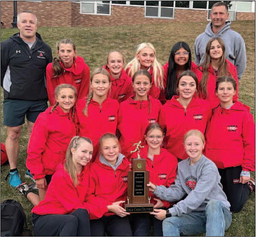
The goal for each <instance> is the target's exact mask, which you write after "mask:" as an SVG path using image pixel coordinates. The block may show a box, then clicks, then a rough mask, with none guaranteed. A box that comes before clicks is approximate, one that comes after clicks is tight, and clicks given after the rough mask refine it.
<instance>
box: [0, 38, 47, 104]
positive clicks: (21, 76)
mask: <svg viewBox="0 0 258 240" xmlns="http://www.w3.org/2000/svg"><path fill="white" fill-rule="evenodd" d="M50 62H52V51H51V48H50V47H49V46H48V45H47V44H46V43H44V42H43V41H42V40H41V37H40V35H39V34H38V33H37V41H36V44H35V45H34V46H33V47H32V48H31V49H30V48H29V46H28V45H27V44H26V43H25V42H24V41H23V40H22V39H21V38H20V37H19V33H16V34H14V35H13V36H12V37H10V38H9V39H8V40H5V41H3V42H2V43H1V86H2V87H3V89H4V98H5V99H19V100H44V99H47V91H46V84H45V73H46V66H47V64H48V63H50Z"/></svg>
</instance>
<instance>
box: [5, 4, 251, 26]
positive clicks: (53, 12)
mask: <svg viewBox="0 0 258 240" xmlns="http://www.w3.org/2000/svg"><path fill="white" fill-rule="evenodd" d="M214 2H216V1H90V0H63V1H61V0H41V1H40V0H24V1H20V0H18V1H10V0H2V1H1V2H0V9H1V23H2V26H3V27H5V28H10V27H12V23H13V22H15V20H14V18H13V16H14V9H15V8H17V12H21V11H24V10H30V11H32V12H34V13H36V15H37V17H38V20H39V26H51V27H54V26H66V27H72V26H86V27H88V26H105V25H130V24H151V23H155V24H158V23H160V22H170V21H180V22H202V21H207V20H209V11H210V8H211V6H212V4H213V3H214ZM231 4H232V6H231V8H230V18H231V20H254V19H255V13H254V1H247V2H239V1H231Z"/></svg>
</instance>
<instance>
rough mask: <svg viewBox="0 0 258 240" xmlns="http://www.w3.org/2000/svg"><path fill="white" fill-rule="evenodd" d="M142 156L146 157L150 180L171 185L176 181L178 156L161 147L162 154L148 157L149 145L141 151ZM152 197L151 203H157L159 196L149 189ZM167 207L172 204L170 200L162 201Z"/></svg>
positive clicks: (135, 156) (133, 156) (134, 156)
mask: <svg viewBox="0 0 258 240" xmlns="http://www.w3.org/2000/svg"><path fill="white" fill-rule="evenodd" d="M140 156H141V158H144V159H146V170H147V171H149V176H150V177H149V180H150V182H152V183H153V184H155V185H163V186H166V187H169V186H170V185H171V184H172V183H174V181H175V179H176V173H177V163H178V161H177V158H176V157H175V156H174V155H172V154H171V153H169V152H168V151H167V150H166V149H164V148H161V151H160V154H159V155H155V156H154V159H153V160H151V159H149V158H148V146H146V145H145V146H144V148H142V149H141V151H140ZM132 158H137V154H136V153H134V154H133V155H132ZM149 196H150V197H151V203H153V204H155V203H156V201H155V200H154V198H157V197H156V196H155V195H154V194H153V192H151V191H149ZM162 202H163V204H164V207H165V208H168V207H169V206H171V203H170V202H167V201H162Z"/></svg>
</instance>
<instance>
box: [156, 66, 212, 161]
mask: <svg viewBox="0 0 258 240" xmlns="http://www.w3.org/2000/svg"><path fill="white" fill-rule="evenodd" d="M197 89H198V79H197V77H196V75H195V74H194V73H193V72H192V71H190V70H187V71H185V72H183V73H182V74H181V75H180V77H179V79H178V82H177V93H178V96H173V97H172V99H171V100H168V101H167V102H166V103H165V105H163V106H162V109H161V111H160V117H159V123H160V125H161V126H162V127H163V128H164V129H166V139H165V148H166V149H167V150H168V151H169V152H170V153H172V154H173V155H174V156H176V157H177V158H178V159H179V160H182V159H186V158H187V154H186V152H185V149H184V145H183V142H184V141H183V138H184V135H185V133H186V132H187V131H189V130H190V129H198V130H200V131H201V132H202V133H204V132H205V129H206V124H207V121H208V120H209V118H210V115H211V109H210V105H209V103H208V102H207V101H205V100H203V99H200V98H199V97H198V96H197Z"/></svg>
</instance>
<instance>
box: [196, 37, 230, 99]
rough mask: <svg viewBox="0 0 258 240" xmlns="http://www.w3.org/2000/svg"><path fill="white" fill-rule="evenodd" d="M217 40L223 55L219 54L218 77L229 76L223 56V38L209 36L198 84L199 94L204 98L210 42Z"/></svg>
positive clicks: (209, 60) (209, 62) (209, 59)
mask: <svg viewBox="0 0 258 240" xmlns="http://www.w3.org/2000/svg"><path fill="white" fill-rule="evenodd" d="M215 40H217V41H218V42H219V44H220V46H221V48H222V51H223V55H222V56H221V58H220V60H219V68H218V75H217V76H218V77H220V76H231V74H230V72H229V71H228V64H227V62H226V56H225V44H224V42H223V40H222V39H221V38H219V37H214V38H211V39H210V40H209V41H208V43H207V45H206V52H205V58H204V62H203V63H202V64H201V65H200V66H201V67H202V71H203V74H202V79H201V82H200V85H199V90H200V94H201V96H203V97H204V98H207V95H208V94H207V82H208V78H209V67H210V64H211V56H210V49H211V44H212V43H213V42H214V41H215Z"/></svg>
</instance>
